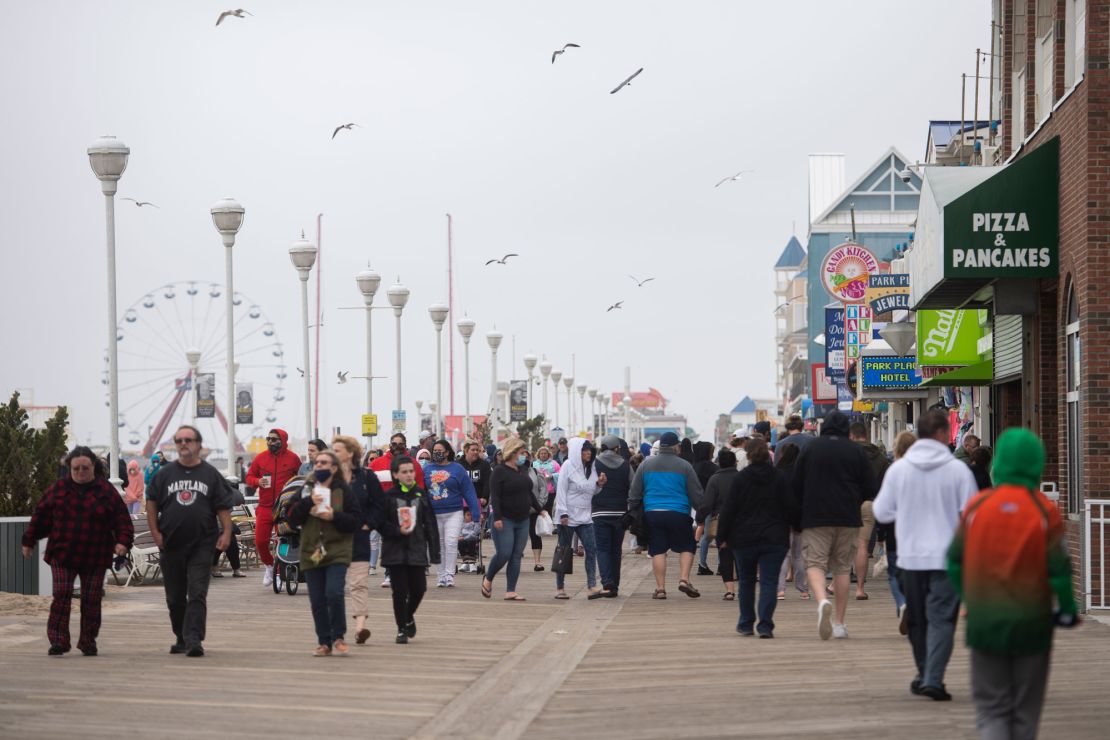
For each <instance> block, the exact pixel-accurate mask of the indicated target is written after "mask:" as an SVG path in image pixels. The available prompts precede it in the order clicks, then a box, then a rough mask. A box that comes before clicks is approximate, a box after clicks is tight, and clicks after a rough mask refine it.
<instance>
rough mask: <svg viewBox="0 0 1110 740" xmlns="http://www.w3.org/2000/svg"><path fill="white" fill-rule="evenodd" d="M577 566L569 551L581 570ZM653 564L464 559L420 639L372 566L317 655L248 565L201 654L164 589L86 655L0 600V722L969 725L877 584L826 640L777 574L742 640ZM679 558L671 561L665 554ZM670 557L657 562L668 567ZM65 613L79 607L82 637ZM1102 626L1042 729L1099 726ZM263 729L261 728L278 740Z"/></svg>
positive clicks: (357, 726) (1062, 675)
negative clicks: (941, 692) (510, 579)
mask: <svg viewBox="0 0 1110 740" xmlns="http://www.w3.org/2000/svg"><path fill="white" fill-rule="evenodd" d="M580 563H581V561H578V562H577V563H576V566H579V564H580ZM648 565H649V564H648V562H647V559H646V558H644V557H642V556H641V557H635V556H628V557H627V558H626V561H625V570H624V584H623V586H622V596H621V597H620V598H619V599H616V600H608V599H601V600H598V601H587V600H586V599H585V594H584V590H583V588H582V587H583V578H582V576H581V567H579V568H578V571H579V574H578V575H575V576H572V577H571V578H570V579H569V582H568V586H570V588H569V590H570V591H571V592H572V593H574V592H576V591H577V592H578V593H577V594H576V595H575V597H574V598H573V599H572V600H571V601H569V602H559V601H555V600H553V599H552V598H551V597H552V595H553V593H554V589H553V576H552V575H551V574H550V573H549V572H544V573H533V572H532V570H531V565H527V564H526V566H525V569H524V572H523V573H522V575H521V585H520V589H519V590H520V591H521V593H522V594H524V595H525V596H527V597H528V599H529V601H528V602H526V603H505V602H503V601H501V599H500V598H499V596H500V591H499V590H498V589H502V590H503V584H504V581H503V580H502V579H501V578H500V577H499V579H498V583H497V584H496V587H495V593H494V598H493V599H492V600H491V601H486V600H484V599H482V598H481V597H480V595H479V593H478V576H476V575H472V574H459V576H458V578H457V583H458V586H457V587H456V588H454V589H450V590H447V589H435V588H434V587H433V588H432V590H431V591H430V592H429V595H428V598H427V599H426V600H425V602H424V604H423V605H422V606H421V608H420V612H419V614H418V618H417V622H418V624H419V634H418V636H417V638H416V639H415V640H413V641H412V642H411V643H410V644H409V645H395V644H394V643H393V636H394V634H395V630H394V629H393V625H392V618H391V611H390V600H389V591H388V590H385V589H381V588H378V583H379V582H380V578H377V577H375V578H374V579H373V581H372V589H371V591H372V593H371V599H372V601H371V611H372V614H371V618H370V626H371V629H372V630H373V632H374V635H373V637H372V638H371V640H370V642H369V644H368V645H367V646H365V647H358V646H354V645H352V648H351V650H352V655H351V656H350V657H348V658H344V659H340V658H326V659H316V658H313V657H311V656H310V652H311V649H312V647H313V646H314V642H315V640H314V637H313V632H312V621H311V617H310V614H309V610H308V598H307V594H306V592H305V590H304V587H303V586H302V590H301V592H300V593H299V594H298V595H297V596H293V597H290V596H287V595H285V594H282V595H280V596H278V595H274V594H273V592H272V591H270V590H269V589H266V590H263V589H262V587H261V584H260V577H259V575H258V571H257V570H252V571H250V574H251V575H250V578H248V579H245V580H232V579H230V578H224V579H222V580H216V581H213V583H212V587H211V589H210V592H209V619H208V639H207V641H206V643H205V647H206V649H207V651H208V654H207V655H206V656H205V657H204V658H201V659H190V658H185V657H184V656H171V655H169V654H168V653H167V650H168V647H169V645H170V643H171V642H172V640H173V638H172V635H171V633H170V631H169V623H168V617H167V614H166V610H165V604H164V601H163V595H162V590H161V587H160V586H157V585H156V586H144V587H138V588H134V587H133V588H129V589H126V590H122V591H119V590H114V591H113V592H112V593H111V594H110V595H109V597H108V600H109V602H110V608H107V609H106V610H105V615H104V617H105V618H104V628H103V631H102V633H101V637H100V641H99V642H100V651H101V654H100V656H98V657H96V658H85V657H83V656H81V655H80V654H79V653H76V652H74V653H70V654H69V655H66V656H65V657H63V658H47V656H46V647H47V644H46V639H45V615H43V616H34V617H11V616H9V617H3V616H0V737H13V738H16V737H17V738H54V737H87V738H109V737H111V738H117V737H128V736H139V737H173V738H206V737H211V738H216V737H219V738H226V737H233V736H238V737H243V738H262V737H266V738H273V737H275V736H281V737H295V736H315V737H320V738H346V737H359V738H367V737H371V738H386V737H414V736H417V737H446V736H451V737H505V738H510V737H523V736H528V737H529V738H546V737H551V738H556V737H558V738H567V737H596V736H599V737H617V738H619V737H628V738H633V737H635V738H652V737H658V738H664V737H668V738H673V737H752V738H755V737H779V738H787V737H806V738H812V737H830V738H832V737H836V738H846V737H875V738H886V737H895V738H907V739H908V738H930V739H935V738H970V737H975V736H976V734H975V725H974V710H973V707H972V704H971V701H970V698H969V693H968V667H967V652H966V650H965V649H964V648H963V647H962V645H961V646H958V647H957V649H956V652H955V654H954V656H953V658H952V662H951V665H950V668H949V674H948V679H947V681H948V687H949V690H950V691H951V692H952V693H953V694H954V695H955V700H954V701H953V702H951V703H935V702H932V701H929V700H928V699H924V698H920V697H914V696H911V695H910V694H909V693H908V690H907V686H908V684H909V680H910V678H912V675H913V669H912V661H911V658H910V652H909V646H908V644H907V643H906V641H905V638H902V637H900V636H899V635H898V634H897V629H896V622H895V619H894V608H893V604H892V602H891V599H890V596H889V594H888V593H887V591H886V583H885V580H883V581H882V582H880V583H874V584H869V586H868V590H869V591H870V593H871V596H872V598H871V600H870V601H866V602H856V601H853V602H852V603H851V605H850V606H849V611H848V627H849V630H850V631H851V638H850V639H849V640H844V641H835V640H832V641H829V642H821V641H820V640H818V639H817V635H816V620H815V618H814V617H815V611H814V610H815V607H814V605H813V602H810V601H801V600H799V599H798V598H797V595H796V593H795V592H794V591H793V590H792V589H789V590H788V598H787V600H786V601H784V602H779V610H778V613H777V614H776V622H777V629H776V639H774V640H758V639H754V638H741V637H739V636H738V635H737V634H736V633H735V632H734V631H733V629H734V627H735V622H736V605H735V604H734V603H728V602H722V601H721V599H720V591H721V589H720V580H719V579H718V578H716V577H701V578H695V579H694V580H695V585H697V586H698V587H699V588H700V589H701V591H702V593H703V596H702V598H701V599H697V600H694V599H689V598H687V597H685V596H683V595H681V594H680V593H679V592H678V591H677V590H676V589H675V580H676V579H677V573H676V571H672V574H671V576H670V579H669V580H670V583H669V584H668V594H669V597H670V598H669V599H668V600H667V601H652V600H651V599H650V594H651V589H652V588H653V586H654V582H653V581H652V578H651V575H650V573H649V568H648ZM675 565H677V563H674V564H673V566H675ZM673 566H672V567H673ZM76 627H77V615H76V614H75V615H74V623H73V628H74V639H76ZM1108 638H1110V627H1106V626H1105V625H1102V624H1098V623H1094V622H1088V623H1087V624H1085V625H1084V626H1083V627H1082V628H1081V629H1080V630H1077V631H1073V632H1062V633H1059V634H1058V635H1057V643H1056V645H1057V647H1056V651H1055V654H1054V661H1053V669H1052V679H1051V683H1050V688H1049V699H1048V703H1047V707H1046V711H1045V716H1044V720H1043V722H1042V737H1045V738H1069V739H1071V738H1102V737H1106V736H1107V733H1108V732H1110V691H1108V689H1110V679H1108V678H1107V675H1108V672H1107V669H1106V668H1105V666H1106V665H1108V664H1110V663H1108V659H1110V639H1108ZM275 733H277V734H276V735H275Z"/></svg>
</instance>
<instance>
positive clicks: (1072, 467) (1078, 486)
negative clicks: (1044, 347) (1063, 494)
mask: <svg viewBox="0 0 1110 740" xmlns="http://www.w3.org/2000/svg"><path fill="white" fill-rule="evenodd" d="M1064 336H1065V339H1064V342H1065V344H1066V353H1067V365H1068V366H1067V371H1066V373H1065V378H1064V379H1065V383H1066V385H1067V387H1066V389H1065V390H1066V398H1067V404H1068V421H1067V423H1068V427H1067V431H1066V435H1065V438H1066V444H1067V448H1068V513H1069V514H1078V513H1079V511H1080V507H1082V505H1083V442H1084V438H1083V406H1082V399H1083V395H1082V385H1081V384H1080V377H1081V375H1080V367H1081V364H1080V363H1081V362H1082V359H1081V354H1080V349H1081V347H1080V342H1079V303H1078V301H1077V300H1076V297H1075V286H1074V285H1073V286H1071V288H1069V290H1068V313H1067V321H1066V324H1065V327H1064Z"/></svg>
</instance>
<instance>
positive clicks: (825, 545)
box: [802, 527, 860, 576]
mask: <svg viewBox="0 0 1110 740" xmlns="http://www.w3.org/2000/svg"><path fill="white" fill-rule="evenodd" d="M859 531H860V530H859V527H811V528H810V529H804V530H802V557H803V558H804V559H805V561H806V568H820V569H821V570H823V571H825V572H828V573H832V574H833V575H834V576H843V575H848V574H849V573H850V572H851V571H852V561H853V560H854V559H855V556H856V543H857V542H858V541H859Z"/></svg>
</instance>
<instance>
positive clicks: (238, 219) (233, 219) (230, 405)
mask: <svg viewBox="0 0 1110 740" xmlns="http://www.w3.org/2000/svg"><path fill="white" fill-rule="evenodd" d="M210 213H211V214H212V223H213V224H214V225H215V226H216V231H218V232H220V237H221V238H222V239H223V243H224V247H225V249H224V282H225V283H226V284H225V285H224V294H225V296H224V298H225V301H224V303H225V310H226V311H227V478H228V480H232V481H236V482H238V480H239V471H238V470H236V469H235V289H234V286H233V285H232V270H231V252H232V247H234V246H235V235H236V234H238V233H239V229H241V228H242V227H243V215H244V213H245V211H244V210H243V206H241V205H239V204H238V203H237V202H235V201H234V200H232V199H231V198H224V199H223V200H221V201H218V202H217V203H216V205H214V206H212V208H211V210H210ZM306 336H307V335H306ZM306 341H307V340H306ZM306 371H307V368H306Z"/></svg>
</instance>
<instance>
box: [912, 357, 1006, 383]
mask: <svg viewBox="0 0 1110 740" xmlns="http://www.w3.org/2000/svg"><path fill="white" fill-rule="evenodd" d="M993 379H994V360H984V361H983V362H977V363H975V364H974V365H968V366H966V367H960V368H956V369H955V370H949V371H948V372H946V373H941V374H940V375H937V376H935V377H932V378H929V379H928V380H923V381H921V385H919V386H918V388H938V387H947V386H958V385H990V384H991V381H992V380H993Z"/></svg>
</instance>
